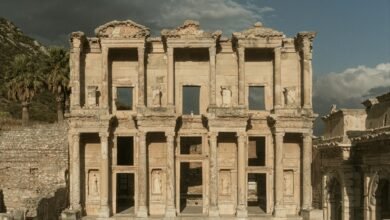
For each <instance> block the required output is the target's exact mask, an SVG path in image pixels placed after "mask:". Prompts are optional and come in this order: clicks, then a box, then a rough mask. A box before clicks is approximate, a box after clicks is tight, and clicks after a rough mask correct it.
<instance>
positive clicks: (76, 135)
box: [70, 132, 81, 141]
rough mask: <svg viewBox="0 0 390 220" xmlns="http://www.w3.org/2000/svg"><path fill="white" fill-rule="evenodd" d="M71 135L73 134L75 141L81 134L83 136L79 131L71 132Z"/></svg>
mask: <svg viewBox="0 0 390 220" xmlns="http://www.w3.org/2000/svg"><path fill="white" fill-rule="evenodd" d="M70 135H71V137H72V140H73V141H74V140H79V139H80V136H81V135H80V133H79V132H71V133H70Z"/></svg>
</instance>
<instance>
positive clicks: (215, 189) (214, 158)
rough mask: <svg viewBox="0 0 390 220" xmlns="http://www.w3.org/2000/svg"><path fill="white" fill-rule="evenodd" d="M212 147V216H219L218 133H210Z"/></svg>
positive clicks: (210, 211) (210, 210) (210, 213)
mask: <svg viewBox="0 0 390 220" xmlns="http://www.w3.org/2000/svg"><path fill="white" fill-rule="evenodd" d="M209 146H210V162H209V164H210V170H209V172H210V180H209V181H210V186H209V192H210V209H209V215H210V216H219V211H218V161H217V133H216V132H210V133H209Z"/></svg>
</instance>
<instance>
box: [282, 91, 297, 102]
mask: <svg viewBox="0 0 390 220" xmlns="http://www.w3.org/2000/svg"><path fill="white" fill-rule="evenodd" d="M283 95H284V104H285V105H286V106H295V105H296V102H297V101H296V97H297V89H296V87H286V88H284V89H283Z"/></svg>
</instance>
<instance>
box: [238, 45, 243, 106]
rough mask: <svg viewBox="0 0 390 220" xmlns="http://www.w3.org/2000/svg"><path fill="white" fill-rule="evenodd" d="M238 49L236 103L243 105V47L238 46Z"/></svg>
mask: <svg viewBox="0 0 390 220" xmlns="http://www.w3.org/2000/svg"><path fill="white" fill-rule="evenodd" d="M237 50H238V105H240V106H244V105H245V48H244V47H242V46H240V47H238V48H237Z"/></svg>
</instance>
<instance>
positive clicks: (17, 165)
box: [0, 124, 68, 219]
mask: <svg viewBox="0 0 390 220" xmlns="http://www.w3.org/2000/svg"><path fill="white" fill-rule="evenodd" d="M67 173H68V143H67V129H66V125H65V124H45V125H33V126H30V127H26V128H23V127H17V128H14V129H12V130H9V131H2V132H1V133H0V190H2V194H3V201H4V206H5V207H4V209H3V212H4V211H6V212H8V213H14V214H16V213H18V215H21V214H20V213H22V215H25V216H26V218H27V219H29V218H36V219H58V216H59V214H60V212H61V211H62V210H63V209H64V208H65V207H66V205H67V201H68V191H67V187H66V186H67V179H68V177H67V176H68V175H67Z"/></svg>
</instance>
